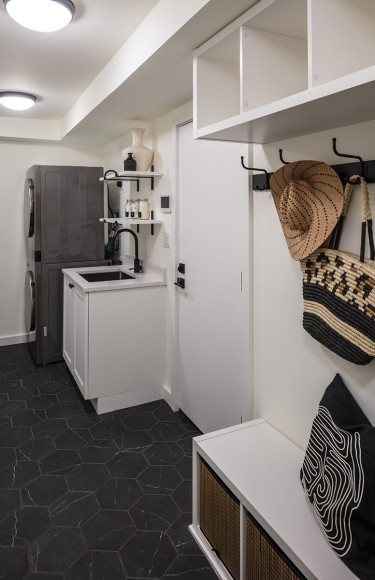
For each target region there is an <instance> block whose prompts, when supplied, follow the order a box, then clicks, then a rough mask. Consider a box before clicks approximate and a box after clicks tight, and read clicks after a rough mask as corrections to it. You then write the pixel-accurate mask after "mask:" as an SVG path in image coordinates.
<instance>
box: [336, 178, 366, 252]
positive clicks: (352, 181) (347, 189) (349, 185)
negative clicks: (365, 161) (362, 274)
mask: <svg viewBox="0 0 375 580" xmlns="http://www.w3.org/2000/svg"><path fill="white" fill-rule="evenodd" d="M358 180H359V182H360V184H361V191H362V230H361V250H360V256H359V261H360V262H364V261H365V246H366V226H367V234H368V239H369V245H370V259H371V260H374V259H375V246H374V234H373V228H372V216H371V206H370V195H369V191H368V187H367V183H366V181H365V179H364V178H363V177H361V176H360V175H352V177H350V179H349V181H348V183H347V184H346V187H345V191H344V205H343V210H342V214H341V218H340V220H341V226H342V220H343V219H344V218H345V216H346V214H347V212H348V208H349V203H350V199H351V195H352V191H353V188H354V186H355V185H356V184H357V183H358ZM340 229H341V228H340ZM340 233H341V232H340ZM339 237H340V236H338V235H336V239H335V249H336V250H337V247H338V243H339Z"/></svg>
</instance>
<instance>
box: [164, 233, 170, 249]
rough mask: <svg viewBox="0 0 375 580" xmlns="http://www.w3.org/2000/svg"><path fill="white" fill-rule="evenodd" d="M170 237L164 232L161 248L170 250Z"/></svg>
mask: <svg viewBox="0 0 375 580" xmlns="http://www.w3.org/2000/svg"><path fill="white" fill-rule="evenodd" d="M170 236H171V234H170V233H169V232H164V239H163V246H164V248H170V247H171V244H170Z"/></svg>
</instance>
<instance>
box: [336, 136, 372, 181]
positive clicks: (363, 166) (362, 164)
mask: <svg viewBox="0 0 375 580" xmlns="http://www.w3.org/2000/svg"><path fill="white" fill-rule="evenodd" d="M336 141H337V139H336V137H333V138H332V147H333V152H334V153H335V155H337V156H338V157H350V158H351V159H358V161H359V162H360V164H361V170H360V173H359V174H360V176H361V177H364V174H365V162H364V161H363V159H362V157H360V156H359V155H348V154H346V153H339V152H338V151H337V147H336Z"/></svg>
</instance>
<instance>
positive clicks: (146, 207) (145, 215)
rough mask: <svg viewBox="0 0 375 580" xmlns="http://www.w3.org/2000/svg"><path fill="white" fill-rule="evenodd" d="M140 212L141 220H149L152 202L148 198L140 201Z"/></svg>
mask: <svg viewBox="0 0 375 580" xmlns="http://www.w3.org/2000/svg"><path fill="white" fill-rule="evenodd" d="M139 213H140V218H141V220H148V219H149V218H150V204H149V203H148V199H141V200H140V201H139Z"/></svg>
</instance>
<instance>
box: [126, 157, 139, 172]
mask: <svg viewBox="0 0 375 580" xmlns="http://www.w3.org/2000/svg"><path fill="white" fill-rule="evenodd" d="M136 167H137V162H136V160H135V159H133V153H128V157H127V158H126V159H125V160H124V171H135V170H136Z"/></svg>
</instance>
